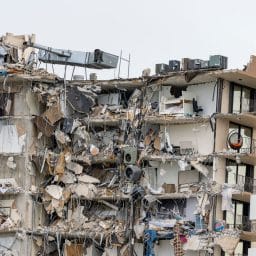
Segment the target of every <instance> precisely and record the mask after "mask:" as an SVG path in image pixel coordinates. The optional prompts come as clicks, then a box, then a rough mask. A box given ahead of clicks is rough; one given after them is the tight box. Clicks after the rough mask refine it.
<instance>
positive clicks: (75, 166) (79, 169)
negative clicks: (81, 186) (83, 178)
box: [66, 162, 83, 174]
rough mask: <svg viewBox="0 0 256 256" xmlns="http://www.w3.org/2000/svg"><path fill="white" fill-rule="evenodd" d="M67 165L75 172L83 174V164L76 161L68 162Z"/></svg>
mask: <svg viewBox="0 0 256 256" xmlns="http://www.w3.org/2000/svg"><path fill="white" fill-rule="evenodd" d="M66 167H67V169H68V170H70V171H72V172H74V173H75V174H81V173H82V172H83V166H82V165H80V164H78V163H75V162H69V163H67V164H66Z"/></svg>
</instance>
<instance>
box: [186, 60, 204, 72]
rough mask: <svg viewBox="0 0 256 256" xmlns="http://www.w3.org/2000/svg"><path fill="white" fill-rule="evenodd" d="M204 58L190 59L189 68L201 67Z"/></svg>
mask: <svg viewBox="0 0 256 256" xmlns="http://www.w3.org/2000/svg"><path fill="white" fill-rule="evenodd" d="M202 62H203V60H200V59H189V61H188V70H197V69H201V63H202Z"/></svg>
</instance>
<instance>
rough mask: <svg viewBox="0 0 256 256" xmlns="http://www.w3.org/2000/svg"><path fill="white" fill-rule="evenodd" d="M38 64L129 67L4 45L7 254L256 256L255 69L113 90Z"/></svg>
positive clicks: (2, 239) (184, 73)
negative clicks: (41, 67) (40, 62)
mask: <svg viewBox="0 0 256 256" xmlns="http://www.w3.org/2000/svg"><path fill="white" fill-rule="evenodd" d="M36 48H37V49H39V52H37V51H36V50H35V49H36ZM79 56H80V57H79ZM38 60H39V61H42V62H46V63H51V64H64V65H73V66H80V67H88V68H115V67H116V65H117V61H118V57H117V56H115V55H111V54H108V53H105V52H102V51H100V50H98V49H97V50H95V51H94V52H91V53H81V52H72V51H65V50H60V49H52V48H49V47H44V46H41V45H38V44H36V43H35V37H34V36H33V35H32V36H14V35H12V34H6V36H2V37H1V39H0V65H1V67H0V90H1V91H0V92H1V98H0V100H1V104H0V108H1V116H0V122H1V125H0V158H1V166H0V170H1V171H0V196H1V200H0V218H1V222H0V254H1V255H15V256H17V255H58V256H60V255H64V256H73V255H78V256H82V255H87V256H112V255H113V256H115V255H116V256H119V255H120V256H130V255H145V256H154V255H157V256H163V255H175V256H180V255H191V256H193V255H251V256H252V255H255V250H256V244H255V242H256V233H255V232H256V231H255V220H256V212H255V209H256V197H255V185H254V183H255V177H254V176H255V174H254V173H255V172H254V165H255V163H256V160H255V159H256V156H255V144H254V142H255V136H256V133H255V124H256V119H255V109H256V104H255V103H256V97H255V95H256V90H255V88H256V62H255V57H253V56H252V58H251V60H250V62H249V63H248V65H247V67H246V69H245V70H227V69H223V68H226V66H225V65H224V66H221V65H220V66H219V67H218V66H215V67H208V66H204V67H205V68H198V62H193V63H196V64H195V66H194V67H197V68H188V67H187V68H185V67H184V63H183V67H181V68H180V67H179V68H178V70H177V66H179V65H177V63H178V62H171V63H172V65H170V66H171V67H172V68H171V69H169V68H167V66H163V64H161V66H158V67H157V70H158V71H157V73H158V74H156V75H152V76H150V75H149V74H148V72H144V74H143V76H142V77H140V78H134V79H113V80H97V79H96V77H95V76H91V80H83V79H80V80H78V79H71V80H66V79H63V78H60V77H58V76H57V75H55V74H51V73H48V72H47V71H46V70H44V69H39V68H37V62H38ZM214 60H215V61H216V56H215V57H214ZM217 60H218V58H217ZM219 60H223V58H221V56H220V58H219ZM224 62H225V63H226V60H225V59H224ZM186 63H188V60H186ZM189 63H191V62H189ZM199 63H200V62H199ZM173 64H175V65H173ZM162 67H164V74H163V73H162V71H163V68H162ZM173 67H175V68H173ZM74 78H75V77H74Z"/></svg>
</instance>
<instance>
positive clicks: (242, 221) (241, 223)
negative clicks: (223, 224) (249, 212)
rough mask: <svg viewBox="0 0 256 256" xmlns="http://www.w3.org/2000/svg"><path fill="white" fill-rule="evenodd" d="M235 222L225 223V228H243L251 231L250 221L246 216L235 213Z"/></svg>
mask: <svg viewBox="0 0 256 256" xmlns="http://www.w3.org/2000/svg"><path fill="white" fill-rule="evenodd" d="M234 217H235V223H234V224H230V223H227V228H230V229H235V228H236V229H239V230H243V231H251V230H252V227H253V225H252V223H251V221H250V219H249V217H248V216H243V215H238V214H237V215H235V216H234Z"/></svg>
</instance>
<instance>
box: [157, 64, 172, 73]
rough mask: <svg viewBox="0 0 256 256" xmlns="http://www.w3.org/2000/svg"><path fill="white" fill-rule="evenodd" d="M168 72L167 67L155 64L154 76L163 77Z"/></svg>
mask: <svg viewBox="0 0 256 256" xmlns="http://www.w3.org/2000/svg"><path fill="white" fill-rule="evenodd" d="M169 71H170V68H169V65H167V64H164V63H160V64H156V74H157V75H165V74H166V73H168V72H169Z"/></svg>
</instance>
